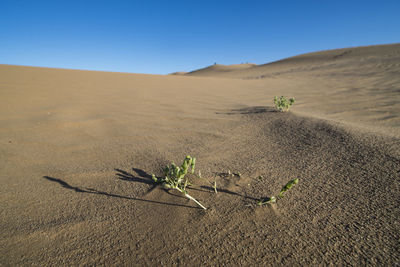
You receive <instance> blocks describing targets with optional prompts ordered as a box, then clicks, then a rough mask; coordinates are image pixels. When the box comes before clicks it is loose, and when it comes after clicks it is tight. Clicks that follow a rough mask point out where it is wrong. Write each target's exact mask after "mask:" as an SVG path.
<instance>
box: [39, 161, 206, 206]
mask: <svg viewBox="0 0 400 267" xmlns="http://www.w3.org/2000/svg"><path fill="white" fill-rule="evenodd" d="M116 170H117V171H118V173H117V175H118V176H119V177H120V178H119V179H121V180H126V181H134V182H142V183H146V184H152V185H153V187H152V188H151V189H150V190H149V191H151V190H153V189H154V188H155V187H156V185H155V184H154V182H152V181H151V180H150V181H149V180H148V179H147V178H146V177H144V179H142V178H141V177H135V176H134V175H132V174H130V173H128V172H125V171H122V170H119V169H116ZM133 170H135V169H133ZM137 170H138V169H137ZM139 171H141V170H139ZM137 173H138V174H139V175H140V174H144V173H145V172H142V173H141V172H137ZM140 176H141V175H140ZM43 178H45V179H47V180H48V181H51V182H55V183H58V184H60V185H61V186H62V187H63V188H66V189H69V190H73V191H75V192H77V193H87V194H96V195H103V196H106V197H115V198H121V199H129V200H136V201H142V202H148V203H154V204H162V205H168V206H177V207H185V208H191V209H198V208H197V207H192V206H188V205H181V204H176V203H167V202H161V201H154V200H148V199H141V198H136V197H128V196H122V195H118V194H113V193H108V192H105V191H100V190H97V189H93V188H87V187H85V188H81V187H76V186H72V185H70V184H68V183H67V182H65V181H63V180H62V179H59V178H54V177H50V176H43ZM150 179H151V176H150Z"/></svg>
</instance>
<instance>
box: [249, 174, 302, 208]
mask: <svg viewBox="0 0 400 267" xmlns="http://www.w3.org/2000/svg"><path fill="white" fill-rule="evenodd" d="M298 183H299V179H297V178H296V179H293V180H290V181H289V182H287V183H286V184H285V185H284V186H283V187H282V189H281V191H280V192H279V194H278V196H276V197H275V196H272V197H266V198H262V199H260V200H258V201H257V205H259V206H263V205H266V204H272V203H276V201H277V200H278V199H282V198H283V194H284V193H285V192H286V191H288V190H289V189H291V188H292V187H293V186H294V185H295V184H298Z"/></svg>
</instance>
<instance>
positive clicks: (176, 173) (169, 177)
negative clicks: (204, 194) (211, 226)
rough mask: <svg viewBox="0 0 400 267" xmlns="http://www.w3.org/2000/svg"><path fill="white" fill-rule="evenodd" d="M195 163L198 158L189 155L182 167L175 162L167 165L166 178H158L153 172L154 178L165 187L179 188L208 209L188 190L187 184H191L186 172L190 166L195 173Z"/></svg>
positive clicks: (186, 195) (165, 169) (185, 194)
mask: <svg viewBox="0 0 400 267" xmlns="http://www.w3.org/2000/svg"><path fill="white" fill-rule="evenodd" d="M195 165H196V158H192V157H191V156H187V157H186V158H185V160H184V161H183V163H182V165H181V166H180V167H178V166H176V165H175V164H174V163H171V165H170V166H165V168H164V170H163V171H164V178H157V177H156V176H155V175H154V174H153V175H152V179H153V181H154V182H156V183H160V184H162V186H163V187H164V188H165V189H175V190H178V191H179V192H181V193H183V194H184V196H185V197H187V198H188V199H191V200H193V201H194V202H195V203H196V204H197V205H199V206H200V207H201V208H203V209H206V207H204V206H203V205H202V204H201V203H200V202H199V201H197V200H196V199H195V198H194V197H192V196H190V195H189V194H188V193H187V191H186V188H187V186H188V185H190V183H189V180H188V178H187V176H186V174H187V173H188V171H189V168H190V169H191V173H192V174H194V168H195Z"/></svg>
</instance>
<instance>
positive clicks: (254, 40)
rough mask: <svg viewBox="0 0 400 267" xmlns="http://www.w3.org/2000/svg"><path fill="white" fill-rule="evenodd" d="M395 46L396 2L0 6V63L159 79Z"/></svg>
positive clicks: (398, 35)
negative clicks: (330, 51) (151, 75)
mask: <svg viewBox="0 0 400 267" xmlns="http://www.w3.org/2000/svg"><path fill="white" fill-rule="evenodd" d="M398 42H400V0H388V1H385V0H375V1H370V0H363V1H352V0H347V1H342V0H314V1H309V0H298V1H284V0H282V1H278V0H270V1H268V0H259V1H256V0H254V1H252V0H242V1H235V0H229V1H228V0H220V1H219V0H213V1H212V0H193V1H191V0H186V1H174V0H162V1H153V0H138V1H134V0H132V1H120V0H110V1H101V0H92V1H90V0H78V1H76V0H63V1H61V0H51V1H42V0H25V1H23V0H11V1H9V0H0V64H15V65H29V66H45V67H58V68H73V69H89V70H109V71H122V72H135V73H156V74H167V73H170V72H174V71H189V70H194V69H198V68H202V67H205V66H207V65H211V64H213V63H214V62H217V63H220V64H236V63H241V62H252V63H257V64H263V63H267V62H271V61H275V60H279V59H282V58H285V57H289V56H293V55H297V54H301V53H305V52H313V51H317V50H325V49H334V48H343V47H349V46H361V45H372V44H387V43H398Z"/></svg>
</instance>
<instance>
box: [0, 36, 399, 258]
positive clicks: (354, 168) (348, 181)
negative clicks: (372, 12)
mask: <svg viewBox="0 0 400 267" xmlns="http://www.w3.org/2000/svg"><path fill="white" fill-rule="evenodd" d="M240 65H243V66H240ZM280 95H285V96H288V97H295V98H296V103H295V104H294V106H293V107H292V109H291V111H290V112H287V113H280V112H275V111H274V109H273V103H272V102H273V97H274V96H280ZM0 99H1V105H0V160H1V164H0V183H1V187H0V203H1V206H0V230H1V231H0V233H1V238H0V265H2V266H20V265H37V266H63V265H67V266H71V265H107V266H110V265H113V266H124V265H128V266H161V265H162V266H222V265H227V266H237V265H243V266H261V265H263V266H265V265H267V266H268V265H274V266H275V265H282V266H298V265H303V266H304V265H305V266H307V265H327V264H334V265H356V266H364V265H385V266H390V265H392V266H393V265H399V264H400V241H399V240H400V193H399V192H400V44H393V45H383V46H371V47H358V48H348V49H339V50H330V51H322V52H317V53H310V54H304V55H300V56H296V57H292V58H288V59H284V60H281V61H278V62H274V63H270V64H265V65H253V64H239V65H233V66H221V65H213V66H211V67H209V68H205V69H202V70H198V71H192V72H189V73H175V75H144V74H128V73H110V72H95V71H79V70H63V69H49V68H36V67H22V66H10V65H0ZM186 155H191V156H193V157H196V158H197V163H196V169H197V170H200V171H201V173H202V177H203V178H205V179H208V181H212V182H213V181H214V179H215V180H216V182H217V189H218V193H215V192H214V189H213V188H212V186H211V184H210V183H209V182H207V181H206V180H204V179H198V178H196V177H194V176H191V182H192V183H193V185H192V186H190V188H189V189H188V192H189V194H191V195H192V196H193V197H195V198H196V199H198V200H199V201H200V202H201V203H203V204H204V205H205V206H206V207H207V210H205V211H204V210H202V209H200V208H199V207H198V206H197V205H196V204H195V203H194V202H193V201H190V200H188V199H186V198H184V197H183V196H182V195H181V194H179V193H177V192H174V191H166V190H164V189H162V188H161V187H160V186H159V185H155V184H154V183H153V181H152V179H151V174H153V173H154V174H155V175H157V176H161V174H162V168H163V167H164V166H165V165H166V164H169V163H171V162H175V163H177V164H180V163H181V162H182V160H183V159H184V158H185V156H186ZM229 171H230V172H233V173H240V176H239V175H233V176H232V175H228V173H229ZM294 178H298V179H299V183H298V184H297V185H296V186H294V187H293V188H292V189H291V190H290V191H288V192H287V193H286V195H285V197H284V198H283V199H281V200H279V201H278V202H277V203H276V204H274V205H267V206H265V207H259V206H257V205H256V201H257V200H258V199H260V198H263V197H267V196H271V195H276V194H277V193H279V191H280V189H281V187H282V186H283V185H284V184H285V183H286V182H287V181H289V180H290V179H294Z"/></svg>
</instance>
